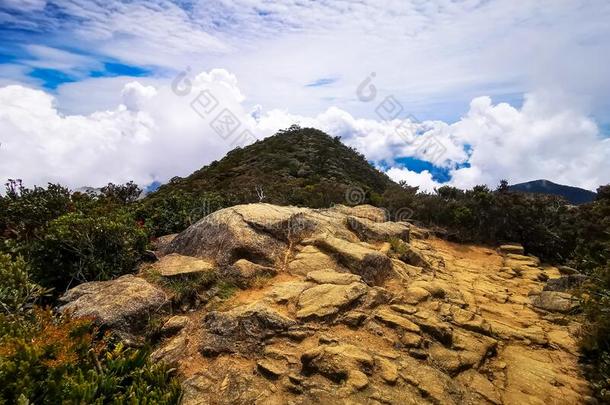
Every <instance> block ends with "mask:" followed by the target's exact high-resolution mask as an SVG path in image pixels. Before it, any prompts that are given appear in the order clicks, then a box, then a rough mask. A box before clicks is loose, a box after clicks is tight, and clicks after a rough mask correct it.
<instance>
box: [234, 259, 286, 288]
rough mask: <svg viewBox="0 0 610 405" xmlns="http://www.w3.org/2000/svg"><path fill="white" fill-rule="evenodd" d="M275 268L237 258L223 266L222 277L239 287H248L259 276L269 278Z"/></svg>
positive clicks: (273, 274) (273, 273) (274, 273)
mask: <svg viewBox="0 0 610 405" xmlns="http://www.w3.org/2000/svg"><path fill="white" fill-rule="evenodd" d="M276 274H277V270H276V269H274V268H273V267H269V266H261V265H260V264H256V263H252V262H251V261H249V260H246V259H239V260H238V261H236V262H235V263H233V264H232V265H231V266H228V267H225V268H224V271H223V272H222V277H223V279H226V280H230V281H232V282H233V283H234V284H236V285H237V286H239V287H241V288H249V287H251V286H252V284H253V283H254V282H255V281H256V280H257V279H259V278H270V277H273V276H275V275H276Z"/></svg>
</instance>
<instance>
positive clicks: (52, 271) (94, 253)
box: [28, 211, 147, 292]
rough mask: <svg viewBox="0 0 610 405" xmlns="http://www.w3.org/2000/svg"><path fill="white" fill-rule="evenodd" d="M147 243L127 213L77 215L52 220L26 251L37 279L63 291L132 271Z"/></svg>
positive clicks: (145, 237)
mask: <svg viewBox="0 0 610 405" xmlns="http://www.w3.org/2000/svg"><path fill="white" fill-rule="evenodd" d="M146 244H147V235H146V232H145V230H144V229H143V228H142V227H141V226H139V225H138V224H137V223H136V222H135V220H134V219H133V218H132V216H131V215H129V214H127V213H124V212H122V211H117V212H116V213H113V214H110V215H107V216H99V217H89V216H87V215H85V214H83V213H80V212H76V213H70V214H66V215H64V216H62V217H60V218H57V219H55V220H53V221H51V222H50V223H49V224H48V226H47V229H46V231H45V233H44V235H42V237H41V238H40V239H39V240H37V241H35V242H33V243H32V244H31V246H30V248H29V249H28V250H29V254H30V255H29V256H30V257H29V259H30V260H31V263H32V268H33V274H34V276H35V278H36V280H37V281H38V282H39V283H41V284H42V285H43V286H45V287H54V288H56V289H58V290H63V289H65V288H67V287H68V286H74V285H75V284H78V283H82V282H86V281H92V280H108V279H111V278H113V277H116V276H119V275H122V274H125V273H128V272H131V271H133V269H134V267H135V265H136V262H137V261H138V260H139V259H140V257H141V255H142V253H143V252H144V249H145V248H146ZM60 292H61V291H60Z"/></svg>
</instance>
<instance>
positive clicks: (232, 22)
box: [0, 0, 610, 191]
mask: <svg viewBox="0 0 610 405" xmlns="http://www.w3.org/2000/svg"><path fill="white" fill-rule="evenodd" d="M608 21H610V2H609V1H607V0H535V1H534V0H521V1H514V0H510V1H509V0H430V1H424V0H353V1H352V0H333V1H329V0H321V1H305V0H280V1H268V0H210V1H199V0H175V1H168V0H150V1H140V0H131V1H117V0H104V1H102V0H99V1H85V0H49V1H47V0H0V179H2V180H5V179H8V178H21V179H23V181H24V183H26V184H28V185H34V184H38V185H44V184H46V183H47V182H59V183H62V184H65V185H68V186H70V187H72V188H77V187H81V186H94V187H99V186H102V185H104V184H106V183H108V182H109V181H112V182H115V183H122V182H126V181H129V180H134V181H136V182H137V183H138V184H140V185H142V186H146V185H149V184H153V183H154V184H157V183H163V182H166V181H168V180H169V179H171V178H172V177H174V176H186V175H188V174H190V173H191V172H193V171H194V170H196V169H198V168H200V167H202V166H203V165H206V164H208V163H210V162H211V161H213V160H217V159H220V158H222V156H224V155H225V154H226V153H227V152H228V151H229V150H231V149H233V148H235V147H237V146H245V145H247V144H249V143H252V142H254V141H255V140H257V139H263V138H265V137H267V136H270V135H273V134H274V133H275V132H276V131H278V130H279V129H282V128H286V127H288V126H290V125H292V124H295V123H296V124H299V125H301V126H312V127H316V128H319V129H321V130H324V131H326V132H327V133H329V134H330V135H332V136H340V137H341V140H342V141H343V142H344V143H345V144H347V145H349V146H353V147H354V148H356V149H358V150H359V151H360V152H362V153H363V154H364V155H365V156H366V157H367V159H368V160H369V161H370V162H371V163H372V164H374V165H375V166H376V167H378V168H379V169H380V170H383V171H385V172H386V173H387V174H388V175H389V176H390V177H391V178H392V179H394V180H396V181H398V180H405V181H407V182H408V183H409V184H411V185H417V186H419V187H420V189H422V190H426V191H432V190H434V189H435V188H437V187H439V186H440V185H443V184H449V185H453V186H456V187H461V188H469V187H473V186H474V185H477V184H487V185H488V186H490V187H495V186H496V185H497V184H498V183H499V181H500V180H501V179H506V180H508V181H509V183H519V182H523V181H529V180H534V179H547V180H551V181H554V182H557V183H562V184H568V185H573V186H579V187H583V188H587V189H591V190H595V189H596V187H597V186H599V185H601V184H607V183H610V75H609V74H608V73H609V71H608V66H609V65H610V63H609V62H610V24H609V23H608Z"/></svg>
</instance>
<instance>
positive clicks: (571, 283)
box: [543, 274, 588, 291]
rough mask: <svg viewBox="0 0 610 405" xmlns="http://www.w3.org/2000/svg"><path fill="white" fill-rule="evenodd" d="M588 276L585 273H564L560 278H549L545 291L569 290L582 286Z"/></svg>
mask: <svg viewBox="0 0 610 405" xmlns="http://www.w3.org/2000/svg"><path fill="white" fill-rule="evenodd" d="M587 279H588V277H587V276H585V275H583V274H570V275H564V276H561V277H559V278H551V279H548V280H547V282H546V284H545V286H544V289H543V290H544V291H569V290H572V289H574V288H578V287H580V286H581V285H582V284H583V283H584V282H585V281H587Z"/></svg>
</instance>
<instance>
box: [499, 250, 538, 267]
mask: <svg viewBox="0 0 610 405" xmlns="http://www.w3.org/2000/svg"><path fill="white" fill-rule="evenodd" d="M504 265H505V266H507V267H511V268H516V269H519V268H521V267H523V266H526V267H538V266H540V259H538V258H537V257H535V256H523V255H518V254H514V253H508V254H507V255H506V256H505V258H504Z"/></svg>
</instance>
